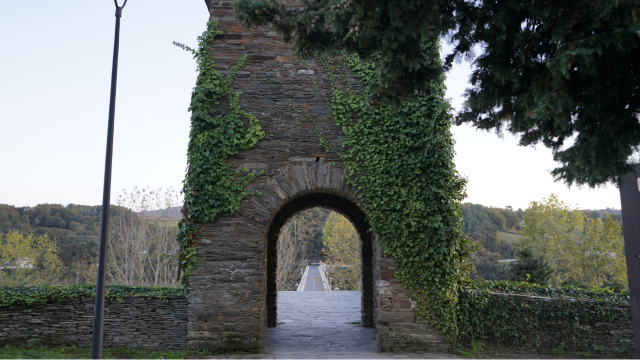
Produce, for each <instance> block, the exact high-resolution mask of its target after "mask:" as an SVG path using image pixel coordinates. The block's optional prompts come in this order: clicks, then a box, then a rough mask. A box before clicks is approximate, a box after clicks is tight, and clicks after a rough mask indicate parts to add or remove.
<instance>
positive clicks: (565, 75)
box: [234, 0, 640, 187]
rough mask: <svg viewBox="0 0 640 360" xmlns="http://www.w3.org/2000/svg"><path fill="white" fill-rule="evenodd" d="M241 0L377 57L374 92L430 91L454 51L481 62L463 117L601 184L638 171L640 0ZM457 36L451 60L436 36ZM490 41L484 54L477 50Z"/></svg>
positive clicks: (345, 48) (282, 27)
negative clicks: (545, 151) (288, 1)
mask: <svg viewBox="0 0 640 360" xmlns="http://www.w3.org/2000/svg"><path fill="white" fill-rule="evenodd" d="M297 4H299V5H296V6H285V5H284V4H281V3H279V2H278V1H277V0H239V1H236V2H235V3H234V6H235V7H236V9H237V10H238V13H237V16H236V17H237V18H238V20H240V21H241V22H243V23H244V24H245V25H246V26H251V25H252V24H256V25H264V24H269V25H271V26H272V27H273V28H275V29H276V30H277V31H278V32H279V33H280V34H282V35H283V36H284V39H285V40H287V41H289V40H293V42H294V46H293V49H294V51H295V52H296V54H297V55H298V56H300V57H301V58H303V59H306V58H310V57H312V56H313V55H314V54H315V53H317V52H324V53H328V54H336V53H340V52H346V53H350V54H358V55H359V56H360V58H361V59H363V60H374V62H375V64H376V70H377V73H378V77H379V81H377V82H372V83H371V84H369V86H370V91H369V94H371V98H370V101H371V102H372V103H373V104H375V103H377V102H386V103H391V104H394V105H397V104H399V103H400V102H401V101H402V100H411V99H412V98H413V97H414V96H415V95H416V94H421V93H425V92H427V91H428V88H429V83H430V82H431V81H432V80H436V79H437V77H438V76H439V75H440V74H441V73H442V72H443V71H444V70H445V69H446V68H447V65H448V66H451V63H452V62H453V61H454V60H456V59H462V58H466V59H468V60H472V61H474V66H475V71H474V72H473V74H472V76H471V85H472V87H471V88H469V89H468V90H467V92H466V96H467V101H466V107H465V108H464V109H463V111H462V112H461V113H460V116H459V117H458V118H457V122H458V124H461V123H462V122H469V123H471V124H473V125H474V126H476V127H477V128H479V129H485V130H492V129H493V130H495V131H497V132H500V131H502V130H507V131H509V132H512V133H514V134H518V135H520V144H521V145H523V146H527V145H534V144H537V143H542V144H544V145H545V146H547V147H549V148H551V149H552V150H553V151H554V159H555V160H556V161H558V162H559V163H560V166H559V167H558V168H556V169H555V170H553V175H554V176H555V178H556V180H561V181H564V182H566V183H567V184H569V185H571V184H578V185H582V184H588V185H589V186H591V187H595V186H597V185H600V184H604V183H607V182H616V181H617V178H618V176H620V175H623V174H626V173H628V172H629V171H631V167H630V166H629V165H627V163H626V162H627V160H628V159H629V157H630V156H631V155H632V153H633V152H634V150H635V149H637V147H638V146H639V145H640V124H639V123H638V113H639V112H640V94H639V91H640V90H639V89H640V78H639V76H638V71H639V70H638V66H639V64H638V62H639V61H640V36H639V31H640V22H639V21H638V15H639V13H640V0H493V1H478V0H403V1H385V0H303V1H301V2H297ZM440 37H445V38H447V39H448V40H450V41H451V42H452V43H453V44H454V45H455V48H454V52H453V53H451V54H449V55H447V56H446V58H445V62H444V66H443V65H440V62H439V61H438V60H439V54H438V52H437V51H435V50H429V49H434V47H429V44H433V43H434V42H436V41H438V39H439V38H440ZM478 48H479V49H481V51H480V55H479V56H475V54H474V49H478Z"/></svg>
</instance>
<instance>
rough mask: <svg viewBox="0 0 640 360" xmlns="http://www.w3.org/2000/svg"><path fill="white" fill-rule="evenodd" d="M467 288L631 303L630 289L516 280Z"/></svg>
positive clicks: (478, 284) (478, 283)
mask: <svg viewBox="0 0 640 360" xmlns="http://www.w3.org/2000/svg"><path fill="white" fill-rule="evenodd" d="M467 288H468V289H470V290H486V291H489V292H496V293H504V294H520V295H533V296H544V297H552V298H564V299H578V300H588V301H598V302H613V303H621V304H629V292H628V291H624V292H616V291H613V290H611V289H609V288H606V287H605V288H599V287H593V288H590V289H583V288H578V287H574V286H552V285H548V286H547V285H537V284H530V283H526V282H516V281H482V282H474V283H470V284H468V286H467Z"/></svg>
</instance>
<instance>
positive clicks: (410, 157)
mask: <svg viewBox="0 0 640 360" xmlns="http://www.w3.org/2000/svg"><path fill="white" fill-rule="evenodd" d="M434 46H437V45H434ZM318 59H319V61H320V63H321V64H322V66H323V67H324V69H325V70H326V72H327V74H328V75H329V79H330V82H331V89H332V90H331V93H330V94H329V95H328V96H325V98H326V99H327V100H328V102H329V105H330V108H331V112H332V114H333V116H334V118H335V121H336V123H337V124H338V125H339V126H341V128H342V131H343V132H344V134H345V135H346V141H344V142H343V143H342V147H341V151H339V155H340V157H341V159H342V160H343V162H344V163H345V166H346V167H347V169H348V181H349V182H350V183H351V184H353V185H355V186H357V187H358V188H360V189H361V190H362V195H363V197H364V203H363V205H364V207H365V209H366V210H367V212H368V215H369V222H370V224H371V228H372V231H374V232H375V233H376V234H378V235H379V237H380V239H381V240H382V241H381V242H380V245H381V246H382V248H383V250H384V253H385V255H386V256H390V257H393V258H394V262H395V266H396V267H397V270H396V273H395V274H396V277H397V278H398V280H399V281H400V282H401V283H402V284H403V285H404V286H405V287H406V288H407V289H408V290H409V292H410V293H411V296H412V298H413V299H414V300H417V302H418V310H419V313H420V315H421V316H422V317H423V318H427V319H430V320H431V322H435V323H436V325H437V326H438V327H439V328H440V329H442V330H443V331H444V333H445V334H446V335H447V337H448V338H450V339H452V338H455V337H456V336H457V327H456V326H455V320H456V306H455V305H456V303H457V300H458V299H457V296H458V290H459V287H460V285H461V284H462V282H463V279H464V274H463V269H464V268H465V267H464V266H463V263H464V261H465V259H466V258H467V256H468V254H469V253H470V250H471V244H470V242H469V240H468V238H467V237H466V236H465V235H464V234H463V232H462V217H461V213H460V201H461V200H462V199H463V198H464V197H465V191H464V187H465V183H466V181H465V179H463V178H462V177H461V176H459V174H458V173H457V171H456V169H455V166H454V163H453V158H454V150H453V143H454V142H453V138H452V136H451V132H450V126H451V115H450V113H449V104H448V103H447V102H446V101H445V100H444V93H445V88H444V86H443V82H442V80H443V79H440V80H439V81H434V82H432V83H431V85H430V90H431V91H430V92H429V94H428V95H423V96H419V97H418V100H416V101H412V102H404V103H403V104H402V106H401V107H400V108H398V109H394V108H391V107H388V106H377V107H376V106H372V105H370V104H367V103H366V100H365V99H367V98H369V94H367V93H366V89H368V86H367V85H368V84H369V83H370V82H372V81H375V79H376V76H377V75H376V73H375V67H374V65H373V64H371V63H365V62H362V61H360V60H359V59H358V58H357V57H355V56H345V57H343V58H340V59H337V60H336V59H330V58H327V57H319V58H318ZM351 74H352V75H355V78H357V80H358V81H359V83H360V85H362V86H361V88H362V89H365V90H364V91H363V92H361V93H358V92H357V91H356V90H355V88H354V86H355V84H354V83H353V82H352V81H351ZM339 80H343V81H339ZM339 83H343V84H346V86H344V87H342V88H341V87H340V86H339ZM354 115H355V116H354ZM321 140H322V139H321ZM325 142H326V141H325ZM325 142H322V141H321V143H322V144H324V143H325ZM325 150H327V151H330V152H331V151H332V150H334V149H333V148H330V147H327V146H325Z"/></svg>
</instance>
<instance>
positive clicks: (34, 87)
mask: <svg viewBox="0 0 640 360" xmlns="http://www.w3.org/2000/svg"><path fill="white" fill-rule="evenodd" d="M120 1H122V0H120ZM3 12H4V16H3V20H2V22H0V41H1V43H2V45H3V50H2V57H1V59H2V60H1V65H2V66H0V125H1V128H0V203H3V204H10V205H15V206H34V205H37V204H42V203H50V204H51V203H58V204H63V205H66V204H69V203H75V204H86V205H98V204H100V203H101V199H102V181H103V172H104V156H105V144H106V128H107V115H108V106H109V85H110V76H111V57H112V50H113V31H114V21H115V20H114V19H115V18H114V4H113V2H112V1H109V0H92V1H86V0H82V1H80V0H65V1H56V2H53V1H39V2H37V3H34V2H29V1H13V2H7V3H6V4H5V5H4V7H3ZM207 19H208V13H207V9H206V6H205V4H204V1H202V0H181V1H167V0H154V1H149V0H131V1H129V3H128V4H127V6H126V8H125V10H124V14H123V17H122V28H121V43H120V44H121V46H120V65H119V75H118V97H117V106H116V108H117V111H116V132H115V143H114V149H115V150H114V159H113V164H114V165H113V178H112V181H113V187H112V188H113V193H112V194H113V196H112V199H115V197H116V196H117V195H118V194H119V193H120V192H121V190H122V189H128V190H130V189H132V188H133V187H134V186H138V187H146V186H149V187H151V188H159V187H163V188H167V187H173V188H174V189H180V188H181V181H182V179H183V178H184V170H185V166H186V157H185V154H186V148H187V142H188V133H189V113H188V112H187V108H188V106H189V98H190V95H191V89H192V87H193V85H194V83H195V79H196V73H195V63H194V61H193V59H192V56H189V54H187V53H186V52H184V51H182V50H180V49H178V48H177V47H175V46H173V45H172V44H171V42H172V41H178V42H183V43H186V44H188V45H191V46H195V45H196V37H197V36H198V35H200V34H201V33H202V31H203V30H204V28H205V24H206V22H207ZM470 71H471V70H470V66H469V64H468V63H462V64H454V67H453V68H452V70H451V71H450V73H449V74H448V79H447V88H448V91H447V96H448V97H449V98H450V99H451V102H452V104H453V106H454V107H456V108H457V109H460V106H461V104H462V98H461V95H462V94H463V92H464V89H465V88H466V86H467V83H468V75H469V73H470ZM453 134H454V137H455V139H456V152H457V156H456V164H457V167H458V170H459V171H460V173H461V174H462V175H464V176H466V177H467V178H468V179H469V184H468V187H467V193H468V198H467V200H466V201H468V202H472V203H479V204H483V205H489V206H498V207H504V206H506V205H511V206H513V207H514V208H518V207H521V208H523V209H524V208H526V207H527V204H528V203H529V202H531V201H537V200H541V199H542V198H543V197H547V196H549V195H550V194H552V193H555V194H557V195H559V197H560V198H561V199H562V200H565V201H567V202H569V203H572V204H574V205H575V204H578V205H579V206H580V207H581V208H585V209H586V208H592V209H593V208H598V209H600V208H606V207H611V208H616V209H619V208H620V196H619V192H618V190H617V188H616V187H615V186H613V185H610V186H607V187H606V188H601V189H596V190H591V189H576V188H571V189H569V188H567V187H566V186H565V185H563V184H561V183H554V181H553V178H552V177H551V175H549V171H550V170H552V169H553V168H554V167H556V164H555V163H554V162H553V159H552V154H551V151H549V150H548V149H546V148H544V147H543V146H538V147H537V148H535V149H534V148H532V147H527V148H524V147H520V146H518V145H517V139H516V138H514V137H513V136H511V135H508V134H506V135H505V136H504V137H503V138H499V137H498V136H496V135H495V134H494V133H487V132H482V131H476V130H475V129H472V128H470V127H468V126H466V125H463V126H459V127H454V128H453ZM112 202H113V201H112Z"/></svg>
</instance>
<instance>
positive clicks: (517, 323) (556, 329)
mask: <svg viewBox="0 0 640 360" xmlns="http://www.w3.org/2000/svg"><path fill="white" fill-rule="evenodd" d="M491 296H492V297H505V296H507V297H510V298H511V299H513V301H514V302H516V304H518V303H519V304H522V305H523V306H529V307H540V308H541V307H542V306H543V305H544V304H545V303H547V304H548V303H550V302H556V303H562V302H568V301H570V302H574V303H575V302H578V301H580V300H576V299H564V298H549V297H542V296H530V295H517V294H502V293H491ZM581 302H582V301H581ZM582 303H585V302H582ZM602 310H614V311H615V312H616V313H619V314H620V316H618V317H616V318H615V319H611V318H609V317H608V316H606V315H602V314H596V313H594V312H591V316H589V317H588V318H587V319H586V320H585V321H577V320H576V321H574V322H573V325H577V326H579V327H581V328H582V329H583V330H584V333H583V334H581V336H580V335H579V338H578V339H577V341H575V342H574V339H572V338H569V337H568V336H567V334H566V333H565V332H564V330H565V327H564V326H563V323H560V322H556V321H551V320H548V319H545V318H543V317H540V318H537V319H534V320H535V322H536V323H537V329H540V328H545V329H547V330H546V331H544V332H542V331H539V330H537V329H535V330H534V328H533V327H532V326H526V325H524V324H526V322H525V321H523V319H517V318H514V319H513V324H509V325H511V326H513V327H514V328H518V329H519V330H520V331H521V332H522V333H524V334H525V335H526V339H522V340H521V342H520V344H519V345H520V346H522V347H529V348H543V349H554V348H558V347H561V348H562V347H566V348H567V349H573V350H575V351H590V352H594V351H595V352H596V353H597V352H605V353H613V354H616V353H618V354H624V353H628V354H633V328H632V324H631V306H630V305H629V304H603V305H602ZM527 328H530V329H531V330H530V331H527ZM585 339H589V341H588V342H585ZM576 343H577V344H576ZM574 344H576V345H577V346H575V347H574Z"/></svg>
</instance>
